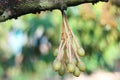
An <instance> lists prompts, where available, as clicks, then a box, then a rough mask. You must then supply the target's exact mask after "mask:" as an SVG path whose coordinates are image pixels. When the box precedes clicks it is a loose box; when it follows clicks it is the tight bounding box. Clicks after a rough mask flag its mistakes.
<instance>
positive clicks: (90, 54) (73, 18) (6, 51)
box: [0, 3, 120, 80]
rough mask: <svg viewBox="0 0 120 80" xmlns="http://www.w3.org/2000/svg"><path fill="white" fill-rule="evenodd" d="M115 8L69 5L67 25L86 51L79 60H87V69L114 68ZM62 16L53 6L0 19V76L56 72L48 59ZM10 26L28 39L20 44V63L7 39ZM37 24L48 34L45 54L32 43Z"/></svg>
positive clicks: (119, 18)
mask: <svg viewBox="0 0 120 80" xmlns="http://www.w3.org/2000/svg"><path fill="white" fill-rule="evenodd" d="M107 6H109V5H107ZM104 7H105V8H104ZM116 9H117V8H116V7H115V6H110V9H107V7H106V4H105V3H99V4H96V5H94V6H92V5H90V4H85V5H80V6H76V7H70V8H68V10H67V15H68V22H69V25H70V26H71V28H72V30H73V32H74V34H75V35H76V38H77V39H78V41H79V44H80V45H81V46H82V47H83V48H84V49H85V51H86V56H85V57H83V58H82V60H83V61H84V62H85V64H86V67H87V71H86V72H87V73H91V72H93V71H94V70H96V69H99V68H102V69H106V70H111V71H113V70H114V67H115V61H116V60H117V59H120V12H119V11H118V12H117V10H116ZM104 10H108V11H104ZM118 14H119V15H118ZM104 15H109V16H108V17H106V16H105V17H104ZM102 16H103V17H102ZM108 18H109V19H108ZM61 20H62V19H61V13H60V11H58V10H54V11H52V12H42V13H41V14H36V15H33V14H28V15H25V16H22V17H19V18H18V19H17V20H9V21H6V22H3V23H0V77H1V79H2V78H3V77H4V75H7V76H8V77H10V78H11V79H12V80H46V79H47V78H50V76H53V75H57V74H55V72H54V71H53V70H52V67H51V63H52V61H53V60H54V56H53V53H54V50H55V49H56V48H57V47H58V45H59V41H60V30H61V25H62V24H61V23H62V21H61ZM110 20H111V21H110ZM13 26H14V27H17V28H19V29H21V30H22V31H23V32H24V34H25V35H26V36H27V39H28V40H27V42H26V44H25V45H24V47H23V51H22V55H23V61H22V63H21V65H20V66H19V67H16V66H15V61H14V56H15V55H13V54H12V51H11V49H10V47H9V45H8V39H7V37H8V34H9V31H10V29H11V28H12V27H13ZM39 27H42V28H43V35H45V36H47V38H48V40H49V42H50V43H51V46H52V47H51V48H50V50H49V52H48V53H47V54H42V53H41V52H40V51H39V46H35V45H33V44H31V41H32V42H34V37H35V32H36V30H37V29H38V28H39ZM49 80H53V79H49Z"/></svg>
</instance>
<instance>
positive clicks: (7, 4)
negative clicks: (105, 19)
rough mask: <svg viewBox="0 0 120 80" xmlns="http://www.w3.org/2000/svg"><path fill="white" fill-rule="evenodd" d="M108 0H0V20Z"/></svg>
mask: <svg viewBox="0 0 120 80" xmlns="http://www.w3.org/2000/svg"><path fill="white" fill-rule="evenodd" d="M99 1H103V2H107V1H108V0H0V22H2V21H5V20H7V19H11V18H17V17H19V16H21V15H24V14H28V13H36V12H40V11H45V10H53V9H66V8H67V7H70V6H76V5H79V4H83V3H93V4H94V3H97V2H99Z"/></svg>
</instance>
